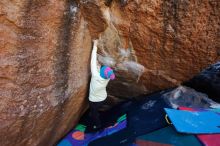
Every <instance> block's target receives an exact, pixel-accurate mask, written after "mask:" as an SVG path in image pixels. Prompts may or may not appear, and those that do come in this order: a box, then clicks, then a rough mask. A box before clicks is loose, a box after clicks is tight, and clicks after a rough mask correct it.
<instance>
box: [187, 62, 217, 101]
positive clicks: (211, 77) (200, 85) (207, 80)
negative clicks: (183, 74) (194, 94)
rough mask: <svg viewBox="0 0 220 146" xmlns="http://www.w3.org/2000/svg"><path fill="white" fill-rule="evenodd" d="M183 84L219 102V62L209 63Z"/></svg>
mask: <svg viewBox="0 0 220 146" xmlns="http://www.w3.org/2000/svg"><path fill="white" fill-rule="evenodd" d="M184 84H185V85H186V86H189V87H192V88H194V89H196V90H197V91H200V92H203V93H206V94H207V95H208V96H209V98H211V99H213V100H215V101H217V102H220V90H219V89H220V62H218V63H216V64H213V65H211V66H210V67H208V68H207V69H205V70H203V71H202V72H201V73H200V74H198V75H196V76H195V77H193V78H192V79H190V80H189V81H187V82H185V83H184Z"/></svg>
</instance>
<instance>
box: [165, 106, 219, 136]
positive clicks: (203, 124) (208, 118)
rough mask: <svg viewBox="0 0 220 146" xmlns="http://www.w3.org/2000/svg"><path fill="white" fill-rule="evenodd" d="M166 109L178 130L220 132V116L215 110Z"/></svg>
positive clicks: (201, 132) (203, 132) (197, 132)
mask: <svg viewBox="0 0 220 146" xmlns="http://www.w3.org/2000/svg"><path fill="white" fill-rule="evenodd" d="M164 109H165V111H166V113H167V115H168V117H169V118H170V120H171V122H172V124H173V125H174V127H175V128H176V130H177V131H178V132H182V133H193V134H205V133H210V134H211V133H220V116H219V115H218V114H216V113H215V112H212V111H201V112H200V111H197V112H195V111H194V112H191V111H180V110H175V109H168V108H164Z"/></svg>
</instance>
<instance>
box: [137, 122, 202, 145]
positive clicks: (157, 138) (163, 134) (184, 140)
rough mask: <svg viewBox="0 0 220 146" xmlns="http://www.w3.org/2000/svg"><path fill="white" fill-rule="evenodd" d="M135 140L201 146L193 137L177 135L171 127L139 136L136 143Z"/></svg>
mask: <svg viewBox="0 0 220 146" xmlns="http://www.w3.org/2000/svg"><path fill="white" fill-rule="evenodd" d="M137 140H145V141H152V142H157V143H161V144H169V145H175V146H201V144H200V142H199V141H198V140H197V138H196V137H195V136H194V135H192V134H182V133H178V132H177V131H176V130H175V129H174V128H173V127H172V126H168V127H165V128H162V129H159V130H157V131H154V132H151V133H148V134H145V135H142V136H139V137H137V138H136V141H137Z"/></svg>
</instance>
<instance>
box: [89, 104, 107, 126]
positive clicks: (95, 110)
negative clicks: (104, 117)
mask: <svg viewBox="0 0 220 146" xmlns="http://www.w3.org/2000/svg"><path fill="white" fill-rule="evenodd" d="M103 103H104V101H101V102H91V101H90V102H89V106H90V114H89V115H90V117H91V119H92V122H93V125H94V128H95V129H98V128H101V120H100V117H99V108H100V107H101V106H102V105H103Z"/></svg>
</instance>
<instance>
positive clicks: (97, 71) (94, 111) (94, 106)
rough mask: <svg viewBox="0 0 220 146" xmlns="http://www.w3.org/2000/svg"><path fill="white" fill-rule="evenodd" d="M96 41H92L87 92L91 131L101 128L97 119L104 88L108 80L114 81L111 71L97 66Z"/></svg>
mask: <svg viewBox="0 0 220 146" xmlns="http://www.w3.org/2000/svg"><path fill="white" fill-rule="evenodd" d="M97 43H98V41H97V40H94V41H93V50H92V56H91V73H92V77H91V81H90V91H89V107H90V113H89V115H90V117H91V119H92V122H93V130H98V129H100V128H101V126H102V125H101V121H100V118H99V112H98V110H99V108H100V107H101V106H102V105H103V103H104V100H105V99H106V98H107V91H106V86H107V84H108V83H109V81H110V80H114V79H115V74H114V72H113V70H112V69H111V68H110V67H108V66H101V67H100V66H99V65H97Z"/></svg>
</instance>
